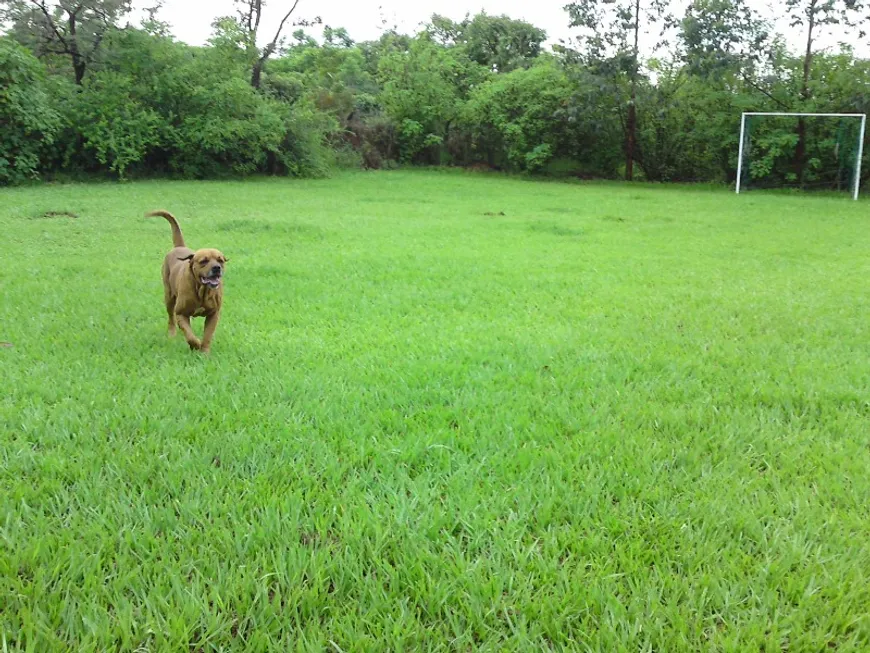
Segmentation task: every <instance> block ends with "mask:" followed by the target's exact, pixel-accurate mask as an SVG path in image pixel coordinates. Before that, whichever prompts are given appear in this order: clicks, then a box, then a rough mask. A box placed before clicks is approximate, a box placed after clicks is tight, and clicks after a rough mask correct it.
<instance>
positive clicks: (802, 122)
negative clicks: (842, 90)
mask: <svg viewBox="0 0 870 653" xmlns="http://www.w3.org/2000/svg"><path fill="white" fill-rule="evenodd" d="M808 13H809V23H808V25H807V49H806V52H805V53H804V70H803V78H802V80H801V94H800V96H801V101H802V103H805V102H806V101H807V100H809V99H810V70H811V69H812V64H813V29H814V28H815V26H816V22H815V21H816V0H813V1H812V2H811V3H810V9H809V12H808ZM801 109H802V110H805V107H801ZM797 137H798V142H797V147H796V148H795V152H794V168H795V174H796V175H797V179H798V184H800V186H801V187H803V185H804V173H805V172H806V162H807V161H806V159H807V121H806V119H805V118H804V117H803V116H801V117H800V118H798V124H797Z"/></svg>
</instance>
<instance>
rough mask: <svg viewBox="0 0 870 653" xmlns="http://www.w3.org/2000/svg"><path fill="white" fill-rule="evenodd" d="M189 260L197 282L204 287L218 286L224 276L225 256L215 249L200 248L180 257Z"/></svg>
mask: <svg viewBox="0 0 870 653" xmlns="http://www.w3.org/2000/svg"><path fill="white" fill-rule="evenodd" d="M181 260H182V261H189V262H190V270H191V272H193V278H194V279H195V280H196V282H197V283H199V284H201V285H203V286H205V287H206V288H219V287H220V285H221V279H222V278H223V276H224V266H226V264H227V260H228V259H227V257H226V256H224V255H223V254H222V253H221V251H220V250H217V249H200V250H197V251H196V252H194V253H193V254H191V255H190V256H185V257H184V258H182V259H181Z"/></svg>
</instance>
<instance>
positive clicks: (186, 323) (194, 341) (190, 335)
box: [175, 313, 202, 349]
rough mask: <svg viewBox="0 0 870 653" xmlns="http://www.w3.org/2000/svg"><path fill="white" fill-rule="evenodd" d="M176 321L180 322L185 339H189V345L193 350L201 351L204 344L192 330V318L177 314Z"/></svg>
mask: <svg viewBox="0 0 870 653" xmlns="http://www.w3.org/2000/svg"><path fill="white" fill-rule="evenodd" d="M175 317H176V319H177V320H178V326H180V327H181V330H182V331H184V337H185V338H186V339H187V344H188V345H190V348H191V349H199V348H200V347H202V343H201V342H200V341H199V338H197V337H196V334H194V332H193V329H192V328H190V318H189V317H187V316H186V315H179V314H177V313H176V315H175Z"/></svg>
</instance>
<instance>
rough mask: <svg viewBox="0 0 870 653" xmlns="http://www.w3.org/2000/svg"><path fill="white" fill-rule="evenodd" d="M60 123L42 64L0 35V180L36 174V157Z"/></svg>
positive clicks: (11, 181) (18, 180) (17, 179)
mask: <svg viewBox="0 0 870 653" xmlns="http://www.w3.org/2000/svg"><path fill="white" fill-rule="evenodd" d="M60 124H61V119H60V115H59V114H58V112H57V110H56V108H55V106H54V101H53V98H52V97H51V96H50V95H49V93H48V92H47V88H46V81H45V74H44V69H43V66H42V64H41V63H40V62H39V60H38V59H36V58H35V57H34V56H33V55H32V54H30V52H29V51H28V50H27V49H25V48H24V47H22V46H20V45H18V44H17V43H15V42H14V41H12V40H11V39H9V38H5V37H4V38H0V125H2V127H0V183H2V184H17V183H21V182H23V181H26V180H28V179H33V178H36V177H38V176H39V167H40V157H41V156H42V154H43V153H44V151H45V147H46V145H49V144H50V143H51V142H52V141H53V140H54V138H55V135H56V134H57V132H58V129H59V128H60Z"/></svg>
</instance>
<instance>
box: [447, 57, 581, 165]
mask: <svg viewBox="0 0 870 653" xmlns="http://www.w3.org/2000/svg"><path fill="white" fill-rule="evenodd" d="M572 90H573V89H572V86H571V83H570V81H569V79H568V77H567V75H566V74H565V73H564V71H563V70H562V69H561V68H560V66H559V65H558V64H557V62H556V61H555V60H552V59H551V60H543V61H541V62H540V63H539V64H538V65H536V66H534V67H532V68H529V69H518V70H514V71H513V72H511V73H507V74H503V75H499V76H498V77H497V78H495V79H493V80H492V81H491V82H490V83H488V84H484V85H482V86H480V87H479V88H477V89H475V91H474V92H472V94H471V97H470V98H469V101H468V104H467V105H466V107H465V110H464V113H463V121H462V122H463V124H464V126H465V127H466V128H467V129H468V130H469V132H470V134H471V136H472V138H473V140H474V144H475V146H474V147H475V151H476V153H477V154H478V156H480V157H481V158H482V159H484V160H487V161H488V162H489V163H490V164H495V165H507V166H510V167H513V168H516V169H519V170H530V171H540V170H542V169H543V168H544V167H545V166H546V164H547V163H548V161H549V159H550V157H552V156H553V155H554V154H567V153H570V152H571V151H572V149H573V145H574V139H575V136H576V134H575V132H574V130H573V129H572V128H571V125H570V123H563V124H562V126H561V129H559V130H556V129H554V123H555V122H556V120H557V117H558V113H559V111H560V110H563V109H565V107H566V106H567V104H568V102H569V98H570V96H571V93H572ZM502 155H503V156H504V161H502V160H500V159H501V156H502Z"/></svg>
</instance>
